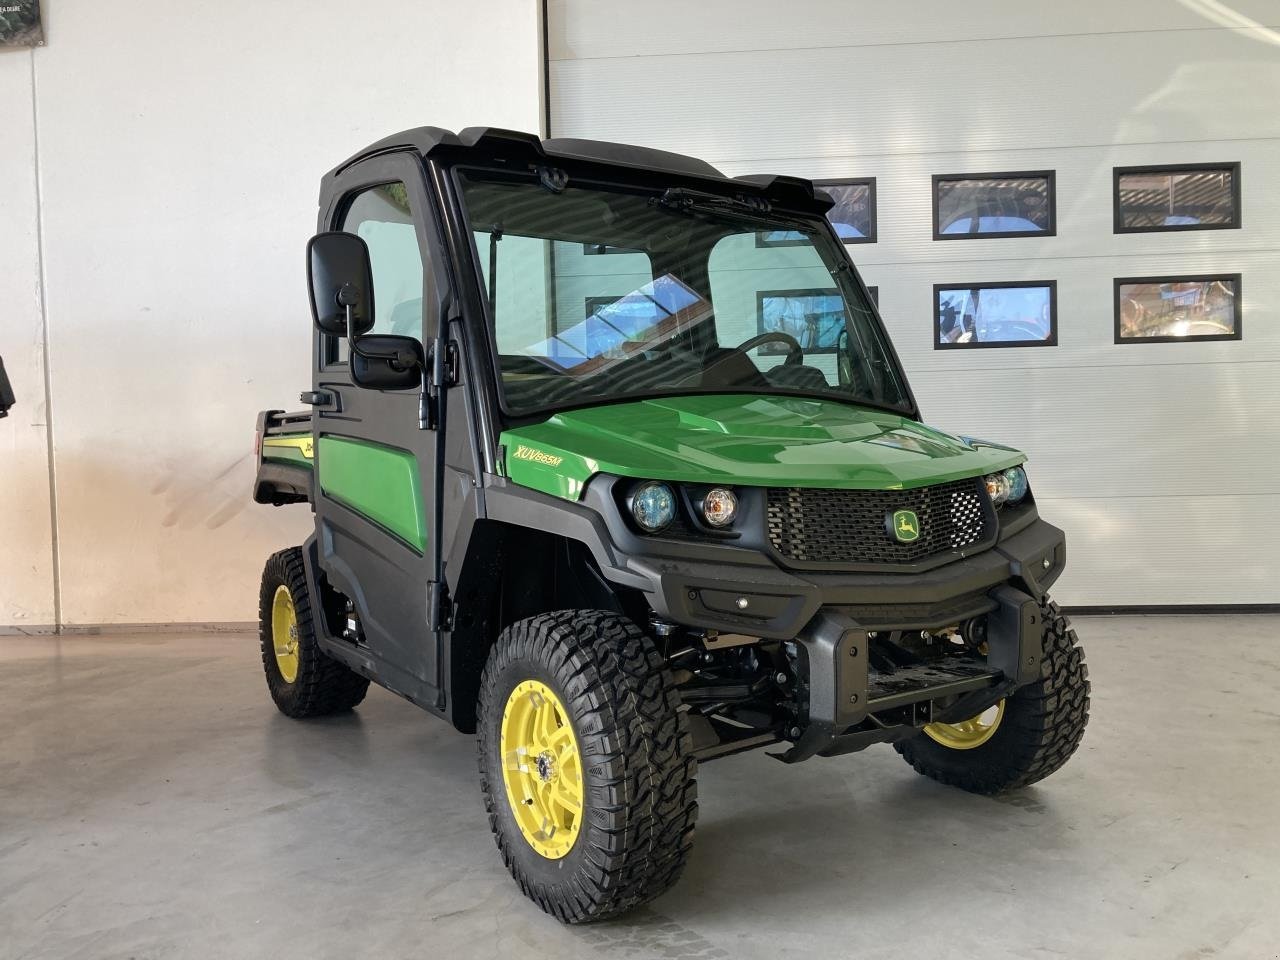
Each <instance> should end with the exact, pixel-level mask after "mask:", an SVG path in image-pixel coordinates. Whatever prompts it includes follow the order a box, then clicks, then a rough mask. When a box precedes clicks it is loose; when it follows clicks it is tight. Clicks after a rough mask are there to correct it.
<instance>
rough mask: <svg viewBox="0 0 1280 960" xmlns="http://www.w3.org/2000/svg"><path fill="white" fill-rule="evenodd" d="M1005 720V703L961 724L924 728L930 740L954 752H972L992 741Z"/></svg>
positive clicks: (929, 725)
mask: <svg viewBox="0 0 1280 960" xmlns="http://www.w3.org/2000/svg"><path fill="white" fill-rule="evenodd" d="M1002 719H1004V701H1003V700H1001V701H1000V702H999V703H997V704H996V705H995V706H994V707H988V708H987V709H986V710H983V711H982V712H981V713H980V714H978V715H977V716H974V717H970V718H969V719H968V720H961V721H960V722H959V723H930V724H927V725H926V726H925V728H924V732H925V733H927V734H928V735H929V738H930V739H932V740H933V741H935V742H936V743H940V744H942V745H943V746H944V747H950V748H951V749H952V750H972V749H973V748H974V747H980V746H982V745H983V744H984V743H986V742H987V741H988V740H990V739H991V738H992V737H993V736H995V733H996V731H997V730H998V729H1000V721H1001V720H1002Z"/></svg>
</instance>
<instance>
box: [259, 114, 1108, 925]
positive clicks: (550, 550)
mask: <svg viewBox="0 0 1280 960" xmlns="http://www.w3.org/2000/svg"><path fill="white" fill-rule="evenodd" d="M830 205H831V200H830V198H829V197H828V196H826V195H825V194H823V193H821V192H820V191H816V190H815V189H814V188H813V187H812V185H811V184H810V183H809V182H807V181H805V180H801V179H796V178H793V177H787V176H750V177H737V178H730V177H726V176H724V175H722V174H721V173H720V172H719V171H717V170H716V169H715V168H714V167H712V166H710V165H709V164H707V163H704V162H702V161H700V160H695V159H692V158H689V157H685V156H679V155H676V154H672V153H667V152H663V151H658V150H650V149H642V148H638V147H631V146H623V145H619V144H613V143H601V142H593V141H584V140H539V139H538V138H537V137H535V136H532V135H529V134H523V133H515V132H511V131H506V130H497V129H490V128H471V129H467V130H463V131H462V132H461V133H457V134H454V133H451V132H448V131H445V130H440V129H435V128H421V129H415V130H409V131H406V132H404V133H400V134H397V135H395V136H393V137H389V138H387V139H385V140H382V141H379V142H378V143H375V144H373V145H372V146H370V147H368V148H367V149H365V150H362V151H361V152H360V153H358V154H356V155H355V156H353V157H352V158H351V159H349V160H347V161H345V162H343V163H342V164H340V165H339V166H337V167H335V168H334V169H333V170H332V172H330V173H329V174H327V175H326V176H325V178H324V180H323V183H322V185H321V190H320V217H319V230H320V232H319V233H318V234H317V235H316V236H315V237H314V238H313V239H312V240H311V241H310V243H309V246H308V278H309V283H310V291H311V306H312V311H313V317H314V336H313V341H312V361H313V370H314V380H313V383H312V385H311V389H310V390H308V391H307V392H306V393H304V394H303V395H302V398H301V399H302V401H303V402H304V403H305V404H306V405H308V406H309V408H310V409H309V410H306V411H305V412H300V413H286V412H282V411H279V410H268V411H266V412H264V413H262V414H260V415H259V417H258V423H257V440H258V453H259V457H258V466H257V477H256V483H255V489H254V494H253V495H254V499H255V500H257V501H258V502H260V503H268V504H287V503H308V504H310V506H311V510H312V512H313V513H314V515H315V532H314V534H313V535H312V536H310V537H309V538H308V539H307V542H306V543H305V544H303V545H302V546H300V547H292V548H290V549H287V550H283V551H281V552H279V553H277V554H275V555H274V556H272V557H271V558H270V560H268V562H267V565H266V570H265V572H264V574H263V578H262V588H261V598H260V601H261V607H260V609H261V642H262V662H263V666H264V667H265V670H266V677H267V684H268V686H269V688H270V691H271V695H272V697H273V698H274V700H275V703H276V705H277V706H278V707H279V709H280V710H281V711H283V712H284V713H285V714H287V715H288V716H291V717H299V718H302V717H314V716H317V715H321V714H329V713H334V712H338V711H344V710H350V709H351V708H353V707H354V706H356V704H358V703H359V702H360V701H361V699H362V698H363V697H364V696H365V691H366V689H367V687H368V685H369V682H370V681H373V682H375V683H378V684H381V685H382V686H384V687H386V688H388V689H389V690H392V691H394V692H395V693H397V694H399V695H400V696H402V697H404V698H406V699H408V700H410V701H412V702H413V703H416V704H417V705H419V706H420V707H422V708H423V709H424V710H427V711H428V712H430V713H434V714H438V715H439V716H441V717H443V718H444V719H445V720H447V721H448V722H449V723H451V724H453V726H454V727H456V728H457V729H458V730H460V731H462V732H464V733H472V732H474V733H476V734H477V739H478V744H479V762H480V784H481V789H482V792H483V795H484V803H485V807H486V809H487V811H488V815H489V823H490V826H491V828H492V830H493V833H494V835H495V837H496V839H497V845H498V848H499V850H500V851H501V854H502V857H503V860H504V861H505V862H506V864H507V866H508V867H509V868H510V871H511V873H512V875H513V876H514V877H515V880H516V882H517V883H518V884H519V885H520V887H521V888H522V889H523V890H524V892H525V893H526V894H527V895H528V896H529V897H530V898H532V899H533V900H534V901H535V902H536V903H537V904H538V905H539V906H541V907H542V908H543V909H544V910H546V911H548V912H549V913H552V914H554V915H555V916H557V917H559V918H560V919H561V920H563V921H567V922H578V921H588V920H594V919H600V918H604V917H609V916H613V915H617V914H619V913H621V912H624V911H626V910H628V909H630V908H633V907H635V906H637V905H639V904H641V903H644V902H646V901H648V900H650V899H651V898H653V897H655V896H657V895H658V894H660V893H662V892H663V891H665V890H667V889H668V888H669V887H670V886H671V885H672V884H673V883H674V882H675V880H676V879H677V877H678V876H679V874H680V872H681V869H682V868H683V866H684V864H685V861H686V858H687V857H688V855H689V850H690V844H691V842H692V838H693V829H694V819H695V817H696V814H697V804H696V787H695V768H696V764H697V763H698V762H705V761H707V760H710V759H713V758H716V757H723V756H726V755H728V754H733V753H737V752H739V751H744V750H750V749H755V748H771V749H772V752H773V755H774V756H776V757H777V758H779V759H780V760H782V761H783V762H786V763H796V762H798V761H801V760H806V759H808V758H811V757H814V756H822V757H832V756H837V755H840V754H846V753H852V752H854V751H857V750H861V749H863V748H864V747H867V746H869V745H871V744H875V743H892V744H893V745H894V747H895V748H896V749H897V751H898V752H899V753H900V754H901V755H902V756H903V757H904V758H905V759H906V760H907V762H908V763H910V764H911V765H912V766H913V767H914V768H915V769H916V770H917V771H919V772H920V773H922V774H925V775H927V776H930V777H933V778H935V779H937V780H940V781H942V782H944V783H947V784H952V785H954V786H957V787H960V788H963V789H966V790H971V791H976V792H979V793H996V792H999V791H1005V790H1011V789H1014V788H1017V787H1020V786H1023V785H1025V784H1029V783H1032V782H1034V781H1037V780H1039V779H1041V778H1042V777H1045V776H1047V775H1048V774H1050V773H1052V772H1053V771H1055V770H1057V769H1058V768H1059V767H1060V766H1062V764H1063V763H1064V762H1065V761H1066V760H1067V758H1068V757H1069V756H1070V755H1071V754H1072V752H1073V751H1074V750H1075V749H1076V746H1077V745H1078V744H1079V742H1080V738H1081V735H1082V734H1083V731H1084V727H1085V721H1086V717H1087V712H1088V702H1089V701H1088V697H1089V685H1088V681H1087V678H1086V672H1085V666H1084V663H1083V660H1082V656H1081V652H1080V649H1079V647H1078V646H1077V643H1076V637H1075V634H1074V632H1073V631H1072V630H1071V628H1070V626H1069V625H1068V623H1067V620H1066V619H1065V618H1064V617H1063V616H1062V614H1061V613H1060V612H1059V610H1058V608H1057V607H1056V606H1055V605H1054V604H1053V603H1052V602H1051V601H1050V600H1049V597H1048V594H1047V590H1048V588H1049V587H1050V585H1052V584H1053V582H1054V581H1055V580H1056V579H1057V578H1058V576H1059V574H1061V573H1062V569H1063V565H1064V563H1065V561H1066V552H1065V546H1064V540H1063V535H1062V532H1061V531H1060V530H1058V529H1057V528H1055V527H1053V526H1050V525H1049V524H1048V523H1046V522H1045V521H1044V520H1041V519H1040V517H1039V515H1038V513H1037V510H1036V504H1035V499H1034V497H1033V495H1032V493H1031V490H1030V488H1029V486H1028V483H1027V476H1026V473H1025V472H1024V468H1023V461H1024V459H1025V458H1024V457H1023V455H1022V454H1020V453H1018V452H1017V451H1016V450H1013V449H1010V448H1008V447H1004V446H1000V445H998V444H995V443H988V442H984V441H980V440H975V439H970V438H966V437H955V436H949V435H947V434H945V433H942V432H940V431H938V430H934V429H931V428H929V427H927V426H925V425H924V424H923V423H922V422H921V416H920V410H919V408H918V407H917V404H916V400H915V398H914V397H913V395H912V392H911V389H910V387H909V386H908V384H907V379H906V377H905V376H904V374H903V371H902V367H901V364H900V363H899V360H898V357H897V355H896V353H895V352H894V349H893V346H892V345H891V343H890V340H889V337H888V335H887V334H886V332H885V328H884V325H883V324H882V323H881V321H880V318H879V315H878V313H877V310H876V307H875V304H874V302H873V301H872V299H871V297H870V296H869V295H868V292H867V288H866V286H864V284H863V282H862V280H861V279H860V277H859V275H858V272H857V270H856V269H855V268H854V266H853V264H852V262H851V261H850V259H849V256H848V253H847V251H846V248H845V247H844V246H843V245H842V244H841V243H840V241H839V239H838V237H837V236H836V235H835V233H834V232H833V231H832V228H831V226H830V225H829V223H828V222H827V220H826V218H825V216H824V213H825V212H826V211H827V210H828V208H829V207H830ZM778 238H781V239H778ZM958 386H959V385H958ZM746 842H750V840H749V838H748V840H747V841H746Z"/></svg>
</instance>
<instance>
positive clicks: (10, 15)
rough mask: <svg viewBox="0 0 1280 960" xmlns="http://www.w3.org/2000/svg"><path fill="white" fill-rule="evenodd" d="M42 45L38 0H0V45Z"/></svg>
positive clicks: (42, 29) (42, 33) (42, 30)
mask: <svg viewBox="0 0 1280 960" xmlns="http://www.w3.org/2000/svg"><path fill="white" fill-rule="evenodd" d="M43 45H44V27H43V26H42V25H41V23H40V0H0V47H39V46H43Z"/></svg>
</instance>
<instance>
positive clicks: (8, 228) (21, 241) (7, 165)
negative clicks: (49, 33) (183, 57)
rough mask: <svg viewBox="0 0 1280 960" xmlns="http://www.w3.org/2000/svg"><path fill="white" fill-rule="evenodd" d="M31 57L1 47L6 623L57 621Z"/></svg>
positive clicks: (1, 600)
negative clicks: (10, 392)
mask: <svg viewBox="0 0 1280 960" xmlns="http://www.w3.org/2000/svg"><path fill="white" fill-rule="evenodd" d="M31 103H32V100H31V59H30V57H29V56H28V55H27V54H25V53H18V54H6V53H5V52H4V51H3V50H0V130H3V131H4V141H3V148H0V356H2V357H4V362H5V370H6V371H7V372H8V374H9V380H10V381H11V382H12V384H13V389H14V391H15V392H16V393H17V395H18V397H19V398H20V399H19V402H18V405H17V406H16V407H14V408H13V410H11V411H10V412H9V416H8V417H6V418H4V419H3V420H0V624H11V625H13V627H15V628H16V629H18V630H37V631H39V630H42V629H48V626H49V625H50V624H52V623H53V622H54V600H53V589H54V577H53V544H52V529H53V528H52V523H51V520H50V515H49V461H48V446H47V443H46V432H45V431H46V420H45V417H46V411H45V404H44V345H43V341H44V329H43V324H42V322H41V315H40V257H39V239H38V227H37V214H36V165H35V149H36V148H35V128H34V125H33V124H32V120H31Z"/></svg>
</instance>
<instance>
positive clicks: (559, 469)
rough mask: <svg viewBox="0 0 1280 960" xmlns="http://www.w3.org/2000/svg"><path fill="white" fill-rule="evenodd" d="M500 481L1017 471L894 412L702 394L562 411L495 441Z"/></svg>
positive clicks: (885, 482)
mask: <svg viewBox="0 0 1280 960" xmlns="http://www.w3.org/2000/svg"><path fill="white" fill-rule="evenodd" d="M501 442H502V444H503V446H504V448H505V460H506V462H505V467H506V471H507V476H508V477H510V478H511V479H512V480H513V481H515V482H516V483H519V484H521V485H522V486H526V487H531V488H533V489H534V490H541V491H542V492H543V493H550V494H553V495H555V496H558V497H564V498H566V499H569V500H576V499H578V497H579V496H580V495H581V493H582V488H583V486H584V485H585V484H586V482H587V481H588V480H589V479H591V477H592V476H593V475H594V474H596V473H612V474H618V475H620V476H624V477H638V478H640V477H642V478H645V479H651V480H670V481H675V482H684V483H722V484H736V485H740V486H770V487H834V488H841V489H848V490H901V489H908V488H911V487H923V486H928V485H931V484H935V483H945V482H947V481H949V480H960V479H963V478H965V477H974V476H979V475H981V474H984V473H992V472H994V471H996V470H1003V469H1004V468H1006V467H1011V466H1014V465H1015V464H1019V463H1022V462H1023V460H1025V459H1026V458H1025V457H1024V456H1023V455H1022V454H1021V453H1019V452H1018V451H1016V450H1013V449H1011V448H1010V447H1002V446H997V445H996V444H990V443H985V442H982V441H978V440H970V439H960V438H958V437H953V436H950V435H949V434H945V433H941V432H939V431H937V430H933V429H930V428H929V427H926V426H924V425H923V424H920V423H916V422H915V421H914V420H908V419H906V418H904V417H900V416H897V415H896V414H892V413H884V412H882V411H878V410H870V409H867V408H864V407H856V406H851V405H849V404H845V403H839V402H835V401H827V400H806V399H800V398H795V397H774V396H750V395H737V394H731V395H699V396H688V397H672V398H665V399H661V400H641V401H637V402H635V403H619V404H607V405H604V406H599V407H591V408H589V409H585V410H572V411H568V412H566V413H558V414H556V415H555V416H553V417H551V419H549V420H547V421H545V422H544V423H539V424H535V425H533V426H528V427H518V428H515V429H512V430H507V431H505V432H504V433H503V434H502V438H501Z"/></svg>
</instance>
